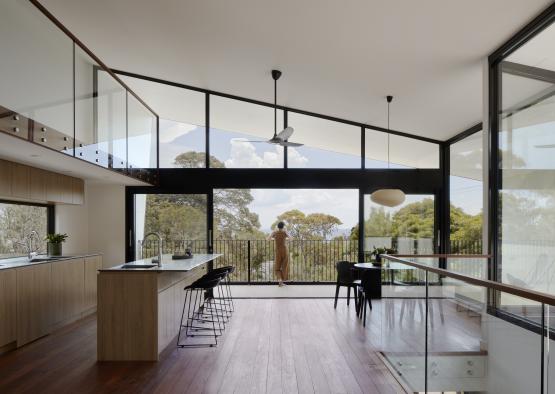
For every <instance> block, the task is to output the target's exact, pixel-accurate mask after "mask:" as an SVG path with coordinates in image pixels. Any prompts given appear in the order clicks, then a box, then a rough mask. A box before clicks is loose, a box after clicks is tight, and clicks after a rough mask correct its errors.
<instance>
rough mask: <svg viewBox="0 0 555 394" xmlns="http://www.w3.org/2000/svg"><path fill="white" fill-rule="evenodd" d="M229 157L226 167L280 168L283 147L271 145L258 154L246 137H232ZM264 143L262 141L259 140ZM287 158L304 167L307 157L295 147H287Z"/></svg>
mask: <svg viewBox="0 0 555 394" xmlns="http://www.w3.org/2000/svg"><path fill="white" fill-rule="evenodd" d="M230 143H231V151H230V154H229V159H227V160H226V161H225V166H226V167H227V168H281V167H283V147H281V146H279V145H273V151H272V150H268V151H264V152H262V155H259V154H258V153H257V152H256V147H255V146H254V144H253V143H252V142H249V141H247V139H246V138H232V139H231V141H230ZM261 143H262V144H264V142H261ZM288 160H289V162H290V163H291V164H292V165H294V166H295V167H305V166H306V163H308V159H307V158H306V157H304V156H302V155H301V154H300V153H299V152H298V151H297V150H296V149H294V148H290V149H288Z"/></svg>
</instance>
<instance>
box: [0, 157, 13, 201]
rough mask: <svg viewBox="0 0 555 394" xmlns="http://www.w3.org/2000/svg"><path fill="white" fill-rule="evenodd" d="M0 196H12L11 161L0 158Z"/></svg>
mask: <svg viewBox="0 0 555 394" xmlns="http://www.w3.org/2000/svg"><path fill="white" fill-rule="evenodd" d="M0 196H1V197H8V198H9V197H11V196H12V163H10V162H9V161H5V160H0Z"/></svg>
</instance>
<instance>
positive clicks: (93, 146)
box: [75, 46, 108, 167]
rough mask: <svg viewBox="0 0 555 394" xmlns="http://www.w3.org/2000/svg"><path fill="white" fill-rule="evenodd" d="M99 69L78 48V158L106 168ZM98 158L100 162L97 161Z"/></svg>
mask: <svg viewBox="0 0 555 394" xmlns="http://www.w3.org/2000/svg"><path fill="white" fill-rule="evenodd" d="M98 72H99V66H98V64H97V63H96V61H95V60H94V59H92V58H91V57H90V56H89V55H88V54H87V53H85V51H83V50H82V49H81V48H80V47H78V46H76V47H75V156H76V157H78V158H80V159H83V160H87V161H89V162H92V163H98V164H100V165H103V166H104V167H107V165H108V161H107V155H103V160H101V157H102V155H99V154H97V153H96V151H97V150H99V146H98V144H97V136H98V132H97V130H98V121H97V120H98V106H97V105H98V101H99V100H98V97H96V92H97V90H98V87H97V85H98V83H97V80H98V79H97V77H98ZM97 159H98V162H97V161H96V160H97Z"/></svg>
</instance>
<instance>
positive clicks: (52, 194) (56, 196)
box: [46, 172, 62, 202]
mask: <svg viewBox="0 0 555 394" xmlns="http://www.w3.org/2000/svg"><path fill="white" fill-rule="evenodd" d="M47 179H48V182H47V183H46V199H47V200H48V201H50V202H60V201H61V199H62V190H61V188H62V187H61V182H60V175H59V174H56V173H54V172H49V173H48V175H47Z"/></svg>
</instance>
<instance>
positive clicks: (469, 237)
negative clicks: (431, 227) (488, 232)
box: [449, 130, 484, 254]
mask: <svg viewBox="0 0 555 394" xmlns="http://www.w3.org/2000/svg"><path fill="white" fill-rule="evenodd" d="M482 139H483V132H482V131H481V130H480V131H477V132H475V133H474V134H472V135H470V136H468V137H466V138H464V139H462V140H460V141H457V142H455V143H453V144H451V145H450V146H449V158H450V162H449V169H450V173H449V196H450V227H451V228H450V239H449V241H450V252H451V253H455V254H481V253H482V213H483V212H482V211H483V198H484V196H483V181H482V177H483V169H482V160H483V159H482Z"/></svg>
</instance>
